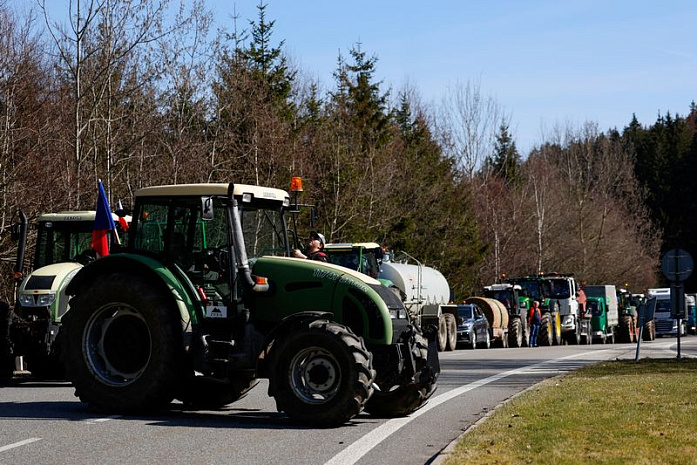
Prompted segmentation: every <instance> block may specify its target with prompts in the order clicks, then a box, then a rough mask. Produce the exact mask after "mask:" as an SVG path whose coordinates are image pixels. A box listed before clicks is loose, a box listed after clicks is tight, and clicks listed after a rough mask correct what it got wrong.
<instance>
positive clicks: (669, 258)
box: [661, 249, 694, 361]
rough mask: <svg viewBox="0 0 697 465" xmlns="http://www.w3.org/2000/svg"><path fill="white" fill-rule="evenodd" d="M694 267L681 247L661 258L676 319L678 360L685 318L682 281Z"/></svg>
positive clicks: (672, 315) (672, 312)
mask: <svg viewBox="0 0 697 465" xmlns="http://www.w3.org/2000/svg"><path fill="white" fill-rule="evenodd" d="M693 268H694V262H693V261H692V256H691V255H690V254H689V253H688V252H686V251H685V250H682V249H673V250H669V251H668V252H666V253H665V255H663V258H661V271H662V272H663V275H664V276H665V277H666V278H667V279H668V280H669V281H670V302H671V317H673V318H677V320H678V361H679V360H680V332H681V328H682V319H683V318H685V292H684V288H683V281H685V280H686V279H687V278H689V277H690V275H691V274H692V270H693Z"/></svg>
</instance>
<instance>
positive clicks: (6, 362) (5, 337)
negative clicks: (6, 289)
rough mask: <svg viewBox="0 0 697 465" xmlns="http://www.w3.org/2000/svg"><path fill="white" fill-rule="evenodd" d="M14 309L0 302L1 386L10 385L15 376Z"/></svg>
mask: <svg viewBox="0 0 697 465" xmlns="http://www.w3.org/2000/svg"><path fill="white" fill-rule="evenodd" d="M11 322H12V309H11V308H10V306H9V305H8V304H7V302H0V384H6V383H8V382H9V381H10V380H11V379H12V377H13V376H14V369H15V357H14V355H13V353H12V341H10V324H11Z"/></svg>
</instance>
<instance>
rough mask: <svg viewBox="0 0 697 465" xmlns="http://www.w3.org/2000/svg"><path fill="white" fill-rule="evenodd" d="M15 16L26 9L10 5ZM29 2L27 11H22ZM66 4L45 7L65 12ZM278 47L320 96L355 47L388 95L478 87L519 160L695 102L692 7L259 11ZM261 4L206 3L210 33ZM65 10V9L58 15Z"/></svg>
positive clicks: (665, 1)
mask: <svg viewBox="0 0 697 465" xmlns="http://www.w3.org/2000/svg"><path fill="white" fill-rule="evenodd" d="M14 1H15V3H16V4H23V5H26V3H29V2H30V0H14ZM25 2H26V3H25ZM68 2H69V0H47V3H48V4H50V6H51V8H52V9H55V8H61V9H63V10H67V4H68ZM266 3H267V8H266V13H267V19H269V20H274V21H276V23H275V26H274V36H273V37H274V39H275V40H276V41H280V40H284V41H285V44H284V50H285V53H286V54H287V55H288V57H289V58H290V59H291V61H292V62H293V63H294V64H296V65H297V66H298V67H299V68H300V69H301V70H302V71H303V73H304V74H305V75H307V76H308V77H309V78H311V79H314V80H318V81H319V82H320V83H321V84H322V86H323V88H324V89H329V88H332V86H333V85H334V81H333V77H332V73H333V72H334V70H335V69H336V64H337V58H338V56H339V53H341V54H342V55H343V56H348V51H349V49H350V48H351V47H352V46H353V45H354V44H356V43H358V42H360V43H361V47H362V49H363V50H364V51H365V52H367V53H368V54H369V55H375V56H376V57H377V58H378V62H377V73H376V76H377V78H378V79H379V80H382V81H383V87H384V89H387V88H388V87H390V88H392V89H393V90H394V92H393V94H396V91H398V90H400V89H402V88H403V86H404V85H405V84H406V83H408V84H409V85H410V86H412V87H414V88H416V89H417V90H418V92H419V93H420V95H421V96H422V99H423V101H424V102H426V103H431V102H433V103H438V102H439V101H441V100H442V99H443V98H447V97H448V95H449V93H450V94H451V93H452V89H453V87H455V86H457V85H458V83H461V84H462V83H466V82H468V81H471V82H478V83H479V86H480V88H481V91H482V93H483V94H484V95H486V96H491V97H493V98H494V99H495V100H496V101H497V103H498V104H499V105H500V106H501V107H502V108H503V110H504V111H505V112H506V113H507V114H508V115H509V116H510V119H511V132H512V134H513V136H514V138H515V140H516V142H517V144H518V146H519V148H520V149H522V150H523V151H525V150H526V149H528V148H530V147H531V146H532V145H533V144H535V143H539V142H541V141H542V139H543V135H545V134H546V135H549V133H550V132H551V130H552V129H553V128H554V127H555V126H561V127H565V126H571V127H580V126H581V125H582V124H583V123H585V122H588V121H590V122H595V123H597V124H598V127H599V130H601V131H606V130H607V129H609V128H614V127H616V128H618V129H622V128H623V127H624V126H626V125H627V124H628V123H629V121H630V119H631V117H632V114H636V116H637V118H638V119H639V122H640V123H641V124H643V125H651V124H653V123H654V122H655V121H656V118H657V116H658V114H659V113H660V114H662V115H665V114H666V113H667V112H670V113H671V114H673V115H674V114H676V113H678V114H680V115H686V114H687V112H688V111H689V105H690V102H691V101H693V100H697V86H696V85H695V82H697V80H696V79H695V78H696V77H697V48H695V46H694V44H695V30H696V28H695V24H697V2H695V1H694V0H685V1H677V0H662V1H645V0H634V1H627V0H618V1H613V0H603V1H596V0H585V1H581V0H578V1H559V0H555V1H552V0H520V1H514V0H459V1H451V0H447V1H438V0H434V1H429V2H426V1H420V2H416V1H410V0H402V1H393V0H380V1H377V0H373V1H365V0H353V1H351V2H343V1H327V0H325V1H319V0H283V1H281V0H267V2H266ZM258 4H259V1H258V0H248V1H236V2H235V1H234V0H207V5H208V7H209V8H210V9H212V10H213V11H214V13H215V21H216V24H217V26H223V27H226V28H227V29H231V28H232V19H231V16H232V15H233V13H235V12H236V14H237V15H238V17H239V20H238V26H239V27H244V28H248V20H250V19H251V20H256V19H257V5H258ZM61 5H65V6H61Z"/></svg>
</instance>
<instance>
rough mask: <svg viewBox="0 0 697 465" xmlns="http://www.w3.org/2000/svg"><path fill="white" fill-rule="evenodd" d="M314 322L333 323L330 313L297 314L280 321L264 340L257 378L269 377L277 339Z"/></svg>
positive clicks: (332, 316)
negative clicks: (325, 321) (326, 321)
mask: <svg viewBox="0 0 697 465" xmlns="http://www.w3.org/2000/svg"><path fill="white" fill-rule="evenodd" d="M316 320H331V321H335V320H334V315H333V314H332V313H331V312H298V313H294V314H292V315H290V316H287V317H286V318H284V319H283V320H281V322H280V323H279V324H278V325H276V327H275V328H274V329H273V330H271V332H270V333H269V334H268V335H267V336H266V338H265V340H264V346H263V347H264V350H263V352H262V354H261V356H260V357H259V359H258V363H257V377H259V378H265V377H268V376H269V367H270V365H271V364H272V363H273V362H272V359H273V357H274V356H275V354H274V349H275V348H276V347H278V343H277V340H278V339H281V338H282V337H283V335H284V334H289V333H291V332H293V331H297V330H298V329H300V328H303V327H305V326H307V325H308V324H310V323H311V322H313V321H316Z"/></svg>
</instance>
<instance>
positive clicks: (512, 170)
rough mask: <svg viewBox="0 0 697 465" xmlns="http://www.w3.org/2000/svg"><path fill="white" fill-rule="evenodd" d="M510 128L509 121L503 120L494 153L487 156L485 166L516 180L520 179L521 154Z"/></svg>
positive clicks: (510, 179) (511, 180)
mask: <svg viewBox="0 0 697 465" xmlns="http://www.w3.org/2000/svg"><path fill="white" fill-rule="evenodd" d="M508 130H509V129H508V123H506V122H502V123H501V125H500V126H499V133H498V135H497V136H496V141H495V143H494V153H493V154H492V155H491V156H490V157H489V158H487V161H486V164H485V167H486V169H487V170H489V171H490V172H492V173H495V174H497V175H498V176H501V177H502V178H504V179H505V180H506V181H508V182H516V180H517V179H518V171H519V165H520V154H519V153H518V149H517V148H516V144H515V141H514V140H513V137H512V136H511V135H510V133H509V132H508Z"/></svg>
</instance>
